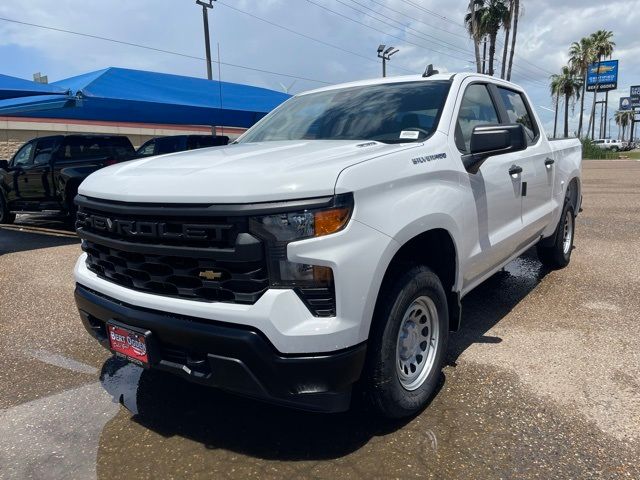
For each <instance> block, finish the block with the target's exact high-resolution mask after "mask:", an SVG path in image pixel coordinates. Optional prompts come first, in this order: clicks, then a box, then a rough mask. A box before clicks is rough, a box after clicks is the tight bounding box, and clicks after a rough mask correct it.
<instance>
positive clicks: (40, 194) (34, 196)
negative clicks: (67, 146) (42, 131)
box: [25, 137, 57, 204]
mask: <svg viewBox="0 0 640 480" xmlns="http://www.w3.org/2000/svg"><path fill="white" fill-rule="evenodd" d="M56 140H57V137H47V138H43V139H40V140H36V144H35V147H34V151H33V162H32V164H31V166H30V167H28V168H27V169H25V170H26V178H27V182H28V184H29V188H28V189H27V195H28V200H29V202H38V204H42V203H46V202H52V201H54V197H55V192H54V186H53V185H52V184H51V181H52V175H51V167H52V165H51V159H52V154H53V149H54V147H55V145H56V144H57V142H56Z"/></svg>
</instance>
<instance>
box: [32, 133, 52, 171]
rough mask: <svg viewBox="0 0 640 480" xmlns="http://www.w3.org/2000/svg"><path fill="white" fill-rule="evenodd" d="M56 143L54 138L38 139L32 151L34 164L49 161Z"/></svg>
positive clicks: (42, 163)
mask: <svg viewBox="0 0 640 480" xmlns="http://www.w3.org/2000/svg"><path fill="white" fill-rule="evenodd" d="M55 145H56V139H55V138H45V139H43V140H38V143H37V144H36V149H35V152H34V153H33V163H34V164H35V165H44V164H47V163H49V161H51V154H52V153H53V148H54V147H55Z"/></svg>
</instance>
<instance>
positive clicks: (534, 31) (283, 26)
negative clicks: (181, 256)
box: [0, 0, 640, 134]
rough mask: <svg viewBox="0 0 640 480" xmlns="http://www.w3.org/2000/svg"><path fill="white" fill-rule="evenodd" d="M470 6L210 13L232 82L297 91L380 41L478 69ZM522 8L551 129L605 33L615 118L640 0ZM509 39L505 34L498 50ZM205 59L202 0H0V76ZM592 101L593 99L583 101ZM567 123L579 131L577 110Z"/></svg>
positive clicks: (430, 1) (523, 46) (293, 4)
mask: <svg viewBox="0 0 640 480" xmlns="http://www.w3.org/2000/svg"><path fill="white" fill-rule="evenodd" d="M467 4H468V0H447V1H443V0H440V1H438V0H219V1H217V2H215V7H214V9H213V11H212V12H211V15H210V25H211V33H212V50H213V56H214V58H217V48H218V45H219V48H220V58H221V61H222V63H223V64H222V66H221V74H222V79H223V80H226V81H232V82H241V83H248V84H252V85H258V86H263V87H268V88H273V89H277V90H282V89H289V90H290V92H291V93H296V92H300V91H303V90H306V89H309V88H313V87H317V86H321V85H323V84H325V83H339V82H344V81H349V80H356V79H362V78H371V77H376V76H379V75H380V71H381V66H380V64H379V60H378V59H377V58H376V48H377V46H378V44H381V43H383V44H386V45H390V46H391V45H392V46H395V47H397V48H399V49H400V52H399V53H397V54H396V55H395V56H394V57H393V59H392V61H391V62H390V63H389V65H388V74H390V75H403V74H407V73H422V71H423V70H424V67H425V65H427V64H429V63H433V64H434V65H435V66H436V67H437V68H439V69H440V70H441V71H469V70H472V69H473V68H474V66H473V63H472V62H473V47H472V44H471V42H470V41H469V40H468V36H467V35H466V32H465V29H464V27H463V22H462V19H463V17H464V14H465V11H466V6H467ZM521 4H522V5H523V6H522V9H523V13H522V17H521V19H520V25H519V32H518V47H517V50H516V52H517V53H516V57H515V61H514V75H513V77H512V80H514V81H515V82H517V83H520V84H522V85H523V86H524V87H525V88H526V89H527V91H528V92H529V94H530V95H531V96H532V97H533V101H534V103H535V105H536V108H537V110H538V113H539V115H540V116H541V118H542V119H543V121H544V123H545V127H546V129H547V131H550V130H552V129H553V112H552V111H550V110H548V109H551V108H552V106H553V105H552V100H551V98H550V96H549V93H548V90H549V87H548V78H549V75H550V74H551V73H554V72H557V71H559V70H560V68H561V66H562V65H564V64H565V63H566V61H567V50H568V47H569V45H570V44H571V42H572V41H576V40H579V39H580V38H581V37H582V36H585V35H588V34H590V33H592V32H594V31H596V30H598V29H607V30H612V31H613V32H614V35H615V37H614V40H615V42H616V44H617V48H616V52H615V55H614V58H618V59H619V60H620V79H619V89H618V90H617V91H616V92H611V94H610V95H609V101H610V102H609V103H610V106H609V115H610V116H611V115H612V114H613V111H614V110H615V109H616V108H617V105H618V99H619V97H621V96H627V95H628V92H629V86H630V85H635V84H640V61H639V59H640V35H637V30H638V26H639V25H640V0H632V1H629V0H627V1H612V2H606V3H605V2H602V1H601V0H580V1H578V0H564V1H562V2H558V1H557V0H521ZM16 22H24V23H16ZM25 23H29V24H36V25H40V26H46V27H51V28H55V29H61V30H68V31H73V32H80V33H85V34H90V35H93V36H98V37H104V38H109V39H112V40H117V41H119V42H126V43H128V44H123V43H115V42H110V41H105V40H103V39H98V38H88V37H86V36H79V35H74V34H71V33H65V32H61V31H56V30H51V29H44V28H40V27H36V26H33V25H27V24H25ZM501 36H502V34H501ZM131 44H138V45H142V46H145V47H151V48H155V49H160V50H165V51H166V52H159V51H155V50H152V49H148V48H140V47H137V46H134V45H131ZM501 44H502V40H501V41H500V44H499V46H498V51H497V52H496V54H497V56H499V57H501V48H502V47H501ZM169 52H173V53H169ZM203 56H204V46H203V32H202V15H201V8H200V7H199V6H197V5H196V4H195V0H153V1H152V0H135V1H131V0H108V1H103V2H91V1H89V2H88V1H86V0H84V1H80V0H56V2H51V1H50V0H29V1H28V2H25V1H24V0H3V1H2V3H1V4H0V73H5V74H8V75H14V76H18V77H23V78H31V76H32V74H33V73H34V72H43V73H45V74H47V75H48V76H49V80H50V81H55V80H59V79H62V78H66V77H69V76H72V75H76V74H80V73H84V72H87V71H91V70H97V69H102V68H105V67H107V66H119V67H126V68H138V69H145V70H153V71H158V72H166V73H175V74H182V75H191V76H198V77H205V76H206V66H205V63H204V61H203V60H200V59H199V58H201V57H203ZM194 57H196V58H194ZM241 67H249V68H251V69H256V70H263V71H269V72H277V73H278V74H273V73H266V72H261V71H256V70H251V69H249V68H241ZM217 75H218V69H217V66H216V67H215V68H214V76H215V77H217ZM296 77H300V78H296ZM591 100H592V96H591V95H588V96H587V102H586V105H589V106H590V104H591V103H590V102H591ZM586 110H587V111H589V109H586ZM612 125H613V122H612ZM558 128H559V130H560V129H561V127H560V126H559V127H558ZM570 129H571V130H576V129H577V109H576V111H575V114H574V115H572V119H571V122H570ZM560 131H561V130H560ZM616 133H617V132H616V130H614V134H616Z"/></svg>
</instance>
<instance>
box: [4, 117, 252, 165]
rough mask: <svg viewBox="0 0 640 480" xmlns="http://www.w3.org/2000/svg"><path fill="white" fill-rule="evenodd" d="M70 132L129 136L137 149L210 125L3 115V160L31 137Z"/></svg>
mask: <svg viewBox="0 0 640 480" xmlns="http://www.w3.org/2000/svg"><path fill="white" fill-rule="evenodd" d="M244 130H245V129H243V128H235V127H218V128H217V132H218V134H219V135H227V136H228V137H229V138H230V139H232V140H233V139H235V138H237V137H238V136H239V135H240V134H241V133H242V132H244ZM69 133H104V134H118V135H126V136H127V137H129V139H130V140H131V143H133V146H134V147H136V148H138V147H139V146H140V145H142V144H143V143H144V142H146V141H147V140H149V139H150V138H153V137H158V136H162V135H186V134H200V135H202V134H205V135H206V134H209V133H211V128H210V127H205V126H199V125H160V124H150V123H129V122H104V121H94V120H67V119H53V118H24V117H2V116H0V159H2V160H9V159H10V158H11V157H12V156H13V154H14V153H15V152H16V151H17V150H18V148H20V146H21V145H23V144H24V143H25V142H27V141H28V140H31V139H32V138H36V137H44V136H47V135H60V134H62V135H64V134H69Z"/></svg>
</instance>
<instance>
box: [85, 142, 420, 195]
mask: <svg viewBox="0 0 640 480" xmlns="http://www.w3.org/2000/svg"><path fill="white" fill-rule="evenodd" d="M418 145H420V144H419V143H415V144H411V143H405V144H394V145H389V144H384V143H379V142H367V141H344V140H299V141H283V142H263V143H250V144H238V145H228V146H225V147H214V148H204V149H201V150H192V151H189V152H179V153H172V154H168V155H161V156H157V157H150V158H145V159H140V160H133V161H130V162H125V163H121V164H118V165H113V166H111V167H107V168H103V169H102V170H99V171H97V172H95V173H93V174H92V175H90V176H89V177H87V179H86V180H85V181H84V182H83V183H82V184H81V185H80V189H79V193H80V194H81V195H86V196H89V197H95V198H103V199H109V200H119V201H126V202H149V203H157V202H166V203H251V202H268V201H276V200H290V199H296V198H311V197H320V196H325V195H333V193H334V188H335V184H336V180H337V178H338V175H339V174H340V172H341V171H342V170H344V169H345V168H347V167H349V166H351V165H355V164H356V163H360V162H363V161H366V160H370V159H372V158H376V157H379V156H382V155H388V154H390V153H395V152H398V151H401V150H406V149H411V148H416V146H418Z"/></svg>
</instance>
